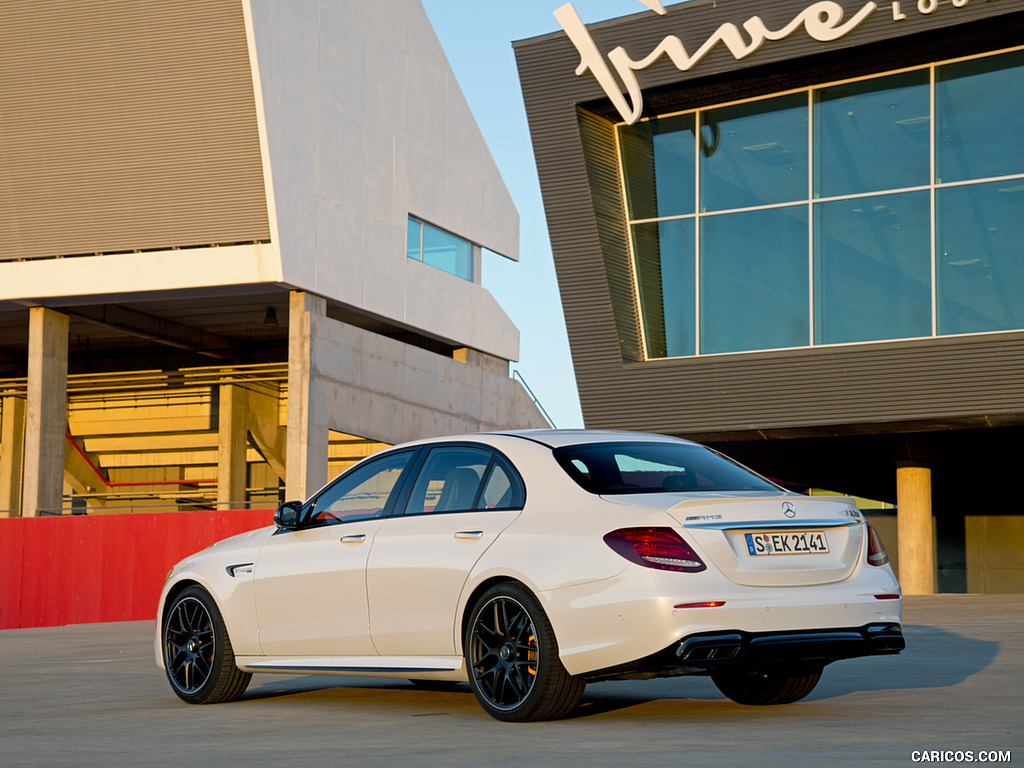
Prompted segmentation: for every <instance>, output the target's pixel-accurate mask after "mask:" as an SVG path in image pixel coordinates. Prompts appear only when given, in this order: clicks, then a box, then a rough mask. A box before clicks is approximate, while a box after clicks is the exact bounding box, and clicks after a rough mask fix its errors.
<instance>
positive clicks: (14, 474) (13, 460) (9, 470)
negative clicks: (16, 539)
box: [0, 397, 25, 516]
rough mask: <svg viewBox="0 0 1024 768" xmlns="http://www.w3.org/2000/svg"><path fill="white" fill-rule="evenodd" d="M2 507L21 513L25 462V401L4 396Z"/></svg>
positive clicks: (0, 455)
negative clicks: (23, 466)
mask: <svg viewBox="0 0 1024 768" xmlns="http://www.w3.org/2000/svg"><path fill="white" fill-rule="evenodd" d="M0 420H2V421H0V511H2V510H13V511H12V512H11V513H10V514H11V515H12V516H16V515H20V514H21V468H22V465H23V464H24V462H25V401H24V399H22V398H20V397H5V398H4V399H3V411H2V412H0Z"/></svg>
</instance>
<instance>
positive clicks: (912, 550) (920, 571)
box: [896, 463, 935, 595]
mask: <svg viewBox="0 0 1024 768" xmlns="http://www.w3.org/2000/svg"><path fill="white" fill-rule="evenodd" d="M896 535H897V538H898V541H899V545H898V546H899V563H900V573H899V576H900V585H901V586H902V587H903V594H905V595H931V594H934V592H935V540H934V537H933V532H932V471H931V469H929V468H928V467H923V466H920V465H915V464H902V463H901V464H898V465H897V467H896Z"/></svg>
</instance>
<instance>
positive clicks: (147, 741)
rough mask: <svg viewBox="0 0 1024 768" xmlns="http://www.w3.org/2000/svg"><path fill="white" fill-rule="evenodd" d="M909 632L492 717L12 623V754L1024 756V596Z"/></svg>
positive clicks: (729, 758)
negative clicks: (175, 661) (172, 679)
mask: <svg viewBox="0 0 1024 768" xmlns="http://www.w3.org/2000/svg"><path fill="white" fill-rule="evenodd" d="M904 630H905V633H906V637H907V643H908V648H907V650H906V651H904V652H903V653H902V654H900V655H899V656H895V657H878V658H868V659H855V660H851V661H845V662H838V663H836V664H834V665H832V666H830V667H828V668H826V670H825V674H824V675H823V676H822V680H821V682H820V683H819V685H818V687H817V688H816V689H815V691H814V692H813V693H812V694H811V695H810V696H809V697H808V698H807V699H806V700H804V701H802V702H798V703H796V704H791V705H787V706H781V707H743V706H740V705H737V704H734V703H732V702H730V701H729V700H727V699H726V698H724V697H723V696H722V695H721V694H720V693H719V692H718V690H717V689H716V688H715V687H714V685H713V684H712V683H711V682H710V680H708V679H705V678H675V679H662V680H652V681H630V682H607V683H600V684H596V685H591V686H588V688H587V693H586V694H585V697H584V702H583V705H582V706H581V707H580V709H579V710H578V712H577V713H576V714H575V715H574V716H573V717H572V718H570V719H568V720H564V721H560V722H552V723H538V724H529V725H510V724H504V723H499V722H497V721H495V720H492V719H491V718H489V717H488V716H487V715H485V714H484V713H483V711H482V710H481V709H480V708H479V707H478V706H477V704H476V701H475V700H474V698H473V695H472V693H470V691H469V688H468V686H460V687H459V688H457V689H456V690H454V691H451V692H441V693H438V692H432V691H425V690H420V689H417V688H414V687H413V686H412V685H411V684H408V683H406V682H404V681H382V680H367V679H358V678H338V677H277V676H269V675H267V676H256V677H254V678H253V682H252V684H251V685H250V687H249V690H248V692H247V693H246V696H245V698H244V699H243V700H242V701H239V702H236V703H232V704H221V705H215V706H205V707H194V706H188V705H185V704H182V703H181V702H179V700H178V699H177V698H176V697H175V696H174V695H173V694H172V693H171V691H170V688H169V687H168V685H167V682H166V680H165V679H164V677H163V674H162V673H161V672H160V671H159V670H158V669H157V668H156V666H155V664H154V662H153V658H152V652H151V641H152V633H153V628H152V623H150V622H133V623H121V624H91V625H79V626H70V627H58V628H49V629H23V630H6V631H2V632H0V766H5V767H7V768H15V767H20V766H110V765H132V766H177V767H178V768H183V767H185V766H218V768H232V767H233V766H246V767H248V766H262V765H273V766H292V765H296V766H298V765H302V766H307V765H333V766H339V765H340V766H380V767H381V768H385V767H386V768H394V767H395V766H402V768H412V767H413V766H474V767H479V766H487V767H488V768H490V767H491V766H506V765H508V766H513V765H514V766H517V768H518V767H521V766H560V767H561V766H573V768H587V767H588V766H612V767H614V768H621V767H623V766H719V765H720V766H730V767H731V768H736V767H738V766H785V768H793V766H805V765H806V766H821V765H825V766H830V765H855V766H858V768H861V767H863V766H883V765H885V766H891V765H908V766H909V765H915V764H917V762H920V760H919V759H918V761H917V762H915V760H914V759H913V758H914V757H915V755H914V753H915V752H920V751H924V752H925V753H926V757H931V756H932V755H930V753H931V752H932V751H937V752H945V751H949V752H951V753H953V754H950V755H947V756H948V757H953V758H955V757H956V754H955V753H956V752H957V751H960V752H964V753H966V752H970V753H971V755H972V756H973V757H974V758H975V762H979V761H980V759H981V753H982V752H989V751H994V752H996V753H999V752H1002V753H1006V752H1007V751H1008V752H1010V757H1011V760H1012V761H1013V762H1016V763H1018V764H1024V729H1022V724H1024V595H1010V596H1006V595H937V596H925V597H911V598H908V599H907V601H906V605H905V610H904ZM987 756H988V755H987ZM917 757H918V758H920V756H919V755H918V756H917ZM938 757H939V758H940V759H941V758H942V757H944V755H941V754H940V755H938ZM963 757H965V758H966V757H967V755H966V754H964V755H963ZM995 757H996V758H1000V757H1005V754H1004V755H998V754H997V755H995ZM926 762H928V763H929V764H943V765H955V764H958V763H957V762H941V761H937V760H927V761H926ZM997 764H1004V765H1005V764H1007V763H1006V762H1005V761H1004V762H1002V763H997ZM1009 764H1012V763H1009Z"/></svg>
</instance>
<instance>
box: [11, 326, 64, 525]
mask: <svg viewBox="0 0 1024 768" xmlns="http://www.w3.org/2000/svg"><path fill="white" fill-rule="evenodd" d="M67 397H68V316H67V315H63V314H61V313H59V312H54V311H53V310H52V309H47V308H46V307H32V308H31V309H30V310H29V341H28V399H27V403H26V412H25V470H24V479H23V484H22V488H23V492H22V514H23V515H25V516H26V517H35V516H36V515H38V514H39V512H40V511H41V510H45V511H53V510H59V509H60V508H61V507H62V505H63V490H64V482H63V479H64V431H65V428H66V426H67Z"/></svg>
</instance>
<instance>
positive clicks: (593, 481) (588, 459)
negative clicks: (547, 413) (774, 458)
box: [554, 442, 780, 494]
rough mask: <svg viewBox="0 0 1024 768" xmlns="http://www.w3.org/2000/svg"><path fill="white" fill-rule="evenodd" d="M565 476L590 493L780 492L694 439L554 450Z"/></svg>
mask: <svg viewBox="0 0 1024 768" xmlns="http://www.w3.org/2000/svg"><path fill="white" fill-rule="evenodd" d="M554 454H555V459H557V460H558V463H559V464H560V465H561V467H562V469H564V470H565V471H566V473H568V475H569V476H570V477H571V478H572V479H573V480H575V481H576V482H577V483H579V484H580V485H581V486H582V487H583V488H584V489H585V490H587V491H590V492H591V493H600V494H611V493H686V492H691V493H706V492H715V491H778V490H780V489H779V488H778V487H777V486H775V485H773V484H772V483H770V482H768V481H767V480H765V479H764V478H762V477H760V476H758V475H755V474H754V473H753V472H751V471H750V470H749V469H746V468H744V467H742V466H740V465H739V464H736V463H735V462H734V461H732V460H731V459H727V458H725V457H724V456H722V455H721V454H718V453H715V452H714V451H712V450H710V449H708V448H705V447H704V446H702V445H694V444H692V443H654V442H636V443H628V442H623V443H587V444H583V445H567V446H563V447H561V448H556V449H555V450H554Z"/></svg>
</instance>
